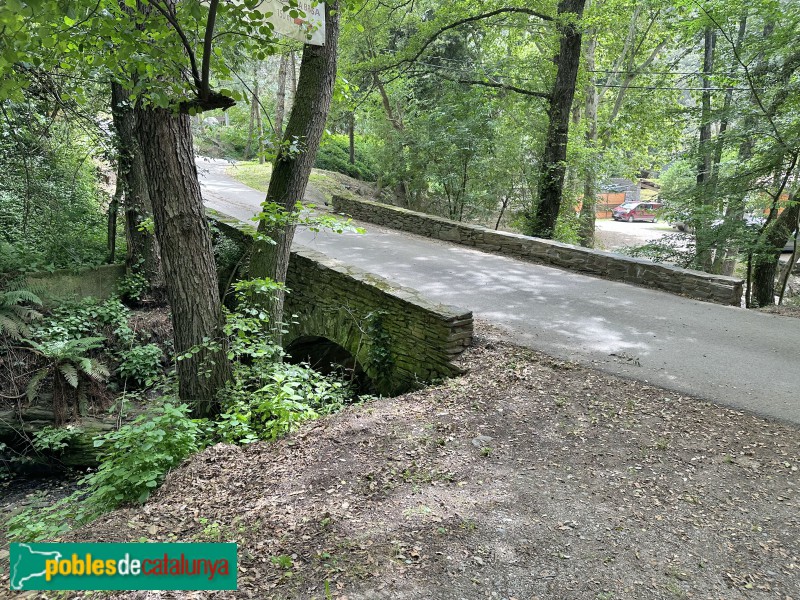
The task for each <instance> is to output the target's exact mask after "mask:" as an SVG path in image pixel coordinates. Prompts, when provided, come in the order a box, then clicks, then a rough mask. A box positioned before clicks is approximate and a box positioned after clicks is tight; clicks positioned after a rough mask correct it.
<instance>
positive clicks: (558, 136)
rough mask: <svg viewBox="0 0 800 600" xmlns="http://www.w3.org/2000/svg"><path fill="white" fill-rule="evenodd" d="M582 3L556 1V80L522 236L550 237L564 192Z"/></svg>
mask: <svg viewBox="0 0 800 600" xmlns="http://www.w3.org/2000/svg"><path fill="white" fill-rule="evenodd" d="M585 4H586V0H560V2H559V3H558V17H559V25H558V30H559V32H560V34H561V41H560V43H559V51H558V55H557V56H556V78H555V82H554V83H553V89H552V92H551V93H550V106H549V109H548V111H547V117H548V127H547V137H546V140H545V145H544V152H543V155H542V163H541V170H540V173H539V189H538V202H537V203H536V206H535V207H532V208H531V209H530V210H528V211H527V214H526V227H525V229H526V233H529V234H531V235H535V236H539V237H544V238H551V237H553V234H554V233H555V228H556V220H557V219H558V212H559V210H560V208H561V200H562V197H563V193H564V176H565V174H566V172H567V164H566V160H567V141H568V140H569V121H570V115H571V112H572V100H573V98H574V96H575V82H576V80H577V78H578V68H579V67H580V60H581V39H582V35H583V34H582V31H581V26H580V24H579V22H578V20H579V19H580V17H581V16H582V15H583V9H584V6H585Z"/></svg>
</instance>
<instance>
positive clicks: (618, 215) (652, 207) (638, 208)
mask: <svg viewBox="0 0 800 600" xmlns="http://www.w3.org/2000/svg"><path fill="white" fill-rule="evenodd" d="M662 206H663V205H662V204H661V203H660V202H626V203H625V204H620V205H619V206H618V207H616V208H615V209H614V210H613V211H612V213H611V215H612V216H613V217H614V220H615V221H627V222H628V223H633V222H634V221H650V222H651V223H655V222H656V221H657V220H658V216H657V215H656V212H657V211H658V209H660V208H661V207H662Z"/></svg>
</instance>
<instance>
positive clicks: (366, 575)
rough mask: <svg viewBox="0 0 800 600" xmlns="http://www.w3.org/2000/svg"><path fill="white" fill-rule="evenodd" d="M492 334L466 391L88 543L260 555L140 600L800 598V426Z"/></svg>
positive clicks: (257, 458)
mask: <svg viewBox="0 0 800 600" xmlns="http://www.w3.org/2000/svg"><path fill="white" fill-rule="evenodd" d="M480 331H482V332H483V333H482V336H481V337H480V339H479V340H478V343H477V346H476V347H475V348H473V349H471V350H469V351H468V352H467V353H466V354H465V355H464V357H463V359H462V366H463V367H464V368H465V369H466V370H467V373H466V374H465V375H464V376H463V377H460V378H458V379H455V380H451V381H448V382H445V383H444V384H442V385H440V386H438V387H434V388H431V389H428V390H423V391H420V392H416V393H413V394H408V395H405V396H402V397H399V398H394V399H389V400H380V401H375V402H373V403H370V404H368V405H365V406H360V407H353V408H351V409H349V410H346V411H345V412H343V413H340V414H338V415H336V416H334V417H331V418H325V419H322V420H320V421H317V422H315V423H312V424H309V425H308V426H307V427H305V428H304V429H303V430H302V431H299V432H297V433H295V434H294V435H292V436H291V437H289V438H288V439H284V440H282V441H280V442H278V443H276V444H273V445H267V444H257V445H253V446H250V447H246V448H236V447H230V446H222V445H220V446H216V447H214V448H211V449H209V450H207V451H206V452H204V453H202V454H200V455H198V456H196V457H195V458H194V459H193V460H191V461H190V462H188V463H187V464H185V465H184V466H183V467H181V468H180V469H178V470H176V471H175V472H173V473H172V474H170V476H169V477H168V480H167V482H166V484H165V485H164V487H163V488H162V489H161V490H160V491H159V492H158V493H157V494H156V495H155V497H154V498H153V499H152V500H151V501H150V502H149V503H148V504H147V505H146V506H144V507H142V508H139V509H130V510H124V511H117V512H115V513H112V514H110V515H108V516H106V517H105V518H103V519H101V520H100V521H99V522H96V523H94V524H92V525H91V526H90V527H87V528H86V529H85V530H84V531H79V532H76V533H74V534H72V535H70V536H69V537H70V539H74V540H94V541H104V542H110V541H123V540H132V541H138V540H139V539H140V538H147V539H150V540H154V541H155V540H175V541H197V540H203V541H217V540H222V541H225V540H227V541H236V542H238V543H239V544H240V546H239V557H240V565H241V570H240V573H239V586H240V589H239V591H238V592H237V593H235V594H234V593H230V592H229V593H227V594H225V593H217V594H211V593H200V594H194V595H193V594H189V593H185V594H181V593H146V594H145V593H138V594H136V593H130V594H128V595H127V596H126V597H129V598H168V597H181V598H192V597H197V598H199V597H203V598H205V597H240V598H324V597H325V587H326V583H327V586H328V588H329V590H330V595H331V597H334V598H340V599H344V598H348V599H350V600H355V599H374V598H387V599H389V598H391V599H396V598H414V599H418V598H436V599H443V600H444V599H451V598H476V599H477V598H487V597H491V598H506V599H511V598H517V599H520V600H521V599H523V598H524V599H531V598H540V599H545V598H552V599H563V598H570V599H592V600H597V599H601V598H604V599H610V598H616V599H650V598H652V599H664V598H689V597H696V598H725V599H737V598H783V599H785V598H790V597H793V598H798V597H800V556H799V555H798V545H797V540H798V539H799V538H800V511H798V496H797V491H798V485H800V479H799V474H798V465H800V431H798V428H797V427H792V426H784V425H778V424H775V423H772V422H770V421H767V420H764V419H761V418H756V417H753V416H750V415H747V414H742V413H738V412H735V411H732V410H728V409H725V408H720V407H718V406H715V405H711V404H708V403H705V402H702V401H699V400H696V399H692V398H687V397H681V396H678V395H676V394H675V393H672V392H667V391H664V390H661V389H658V388H654V387H650V386H647V385H644V384H642V383H639V382H633V381H629V380H623V379H620V378H616V377H613V376H610V375H605V374H602V373H599V372H597V371H592V370H589V369H585V368H583V367H579V366H576V365H575V364H571V363H567V362H562V361H559V360H555V359H552V358H550V357H547V356H544V355H541V354H537V353H535V352H533V351H530V350H528V349H523V348H518V347H514V346H510V345H507V344H505V343H503V342H500V341H497V340H496V339H492V338H493V335H494V334H492V333H491V331H490V330H489V329H488V328H487V327H486V326H481V328H480ZM279 563H283V564H282V565H280V564H279ZM0 585H7V583H5V582H3V581H0Z"/></svg>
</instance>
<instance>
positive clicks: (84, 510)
mask: <svg viewBox="0 0 800 600" xmlns="http://www.w3.org/2000/svg"><path fill="white" fill-rule="evenodd" d="M201 434H202V428H201V423H200V422H198V421H194V420H192V419H190V418H189V409H188V407H187V406H186V405H185V404H183V405H180V406H173V405H171V404H164V405H163V406H162V407H160V408H158V409H156V410H155V411H153V413H151V414H148V415H142V416H140V417H139V418H138V419H137V420H136V421H134V422H133V423H131V424H130V425H125V426H123V427H121V428H120V429H119V430H117V431H112V432H110V433H107V434H105V435H103V436H100V437H98V438H97V439H96V440H95V442H94V445H95V447H97V448H101V449H102V454H101V458H100V467H99V468H98V469H97V471H96V472H95V473H92V474H91V475H87V476H86V477H84V478H83V479H82V480H81V481H80V484H79V485H80V486H81V489H80V490H79V491H77V492H75V493H73V494H72V495H71V496H68V497H67V498H64V499H62V500H60V501H58V502H56V503H55V504H53V505H51V506H49V507H45V508H29V509H26V510H24V511H22V512H21V513H19V514H18V515H16V516H14V517H13V518H11V519H9V521H8V523H7V525H8V534H9V538H10V539H12V540H17V541H25V542H35V541H39V540H44V539H50V538H53V537H56V536H58V535H60V534H61V533H63V532H65V531H67V530H68V529H69V528H70V527H72V526H79V525H81V524H84V523H87V522H89V521H92V520H93V519H95V518H97V517H98V516H99V515H101V514H103V513H104V512H107V511H109V510H113V509H114V508H117V507H118V506H121V505H124V504H140V503H142V502H144V501H145V500H147V498H148V497H149V496H150V494H151V493H152V492H153V490H155V489H156V488H157V487H158V486H159V485H160V484H161V482H162V481H163V479H164V476H165V475H166V474H167V473H168V472H169V470H170V469H172V468H174V467H176V466H177V465H179V464H180V463H181V462H182V461H183V460H184V459H186V458H187V457H188V456H190V455H191V454H193V453H195V452H197V451H198V450H200V449H201V438H202V435H201ZM51 437H52V436H51Z"/></svg>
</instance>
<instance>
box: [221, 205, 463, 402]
mask: <svg viewBox="0 0 800 600" xmlns="http://www.w3.org/2000/svg"><path fill="white" fill-rule="evenodd" d="M210 220H211V223H212V226H213V229H214V238H215V248H216V253H217V258H218V262H219V271H220V285H221V286H223V287H225V288H227V286H228V282H229V281H231V280H232V279H233V276H234V275H235V273H236V271H237V270H239V269H240V268H241V266H242V263H243V260H242V257H243V256H246V253H247V250H248V248H249V244H250V240H251V238H250V236H249V235H248V234H247V233H246V232H245V231H244V228H245V227H246V226H245V225H242V224H241V223H239V222H238V221H233V220H230V219H227V218H225V217H222V216H220V215H216V214H212V215H211V216H210ZM286 286H287V287H288V288H289V290H290V292H289V294H287V297H286V309H285V313H286V314H287V315H296V317H295V318H293V319H292V321H291V323H290V324H289V331H288V333H287V334H285V335H284V339H283V341H284V347H285V348H286V349H287V351H288V352H289V353H290V354H292V353H293V351H297V352H302V353H303V357H305V352H306V351H307V349H309V348H311V347H316V349H317V350H318V351H319V350H323V352H322V353H321V355H320V356H319V358H324V356H334V355H336V354H338V355H342V354H343V353H341V352H338V353H337V352H336V350H339V351H341V350H342V349H343V350H344V351H346V352H345V353H344V354H346V355H349V356H350V357H351V358H352V359H353V360H354V363H355V364H356V368H357V369H359V370H363V372H365V373H366V375H367V376H368V377H369V379H370V380H371V381H372V382H373V384H374V387H375V388H376V390H377V391H378V392H380V393H382V394H386V395H395V394H399V393H403V392H406V391H409V390H412V389H416V388H418V387H420V385H421V384H423V383H427V382H430V381H434V380H436V379H441V378H444V377H449V376H451V375H455V374H457V373H458V372H459V369H458V368H457V367H456V366H455V365H454V364H453V359H454V358H455V357H456V356H458V355H459V354H460V353H461V352H462V351H463V350H464V349H465V348H466V347H467V346H469V344H470V342H471V340H472V313H471V312H470V311H466V310H462V309H459V308H456V307H453V306H447V305H443V304H438V303H435V302H431V301H429V300H428V299H426V298H424V297H423V296H422V295H421V294H420V293H419V292H417V291H416V290H413V289H411V288H407V287H402V286H398V285H395V284H392V283H390V282H389V281H388V280H386V279H384V278H382V277H379V276H377V275H373V274H371V273H367V272H366V271H363V270H361V269H358V268H356V267H352V266H347V265H344V264H342V263H340V262H339V261H337V260H334V259H331V258H329V257H327V256H326V255H324V254H322V253H320V252H316V251H314V250H311V249H309V248H297V246H295V250H293V251H292V257H291V260H290V262H289V272H288V274H287V281H286ZM326 349H327V350H328V351H329V352H327V353H326V352H324V350H326ZM330 351H332V352H330Z"/></svg>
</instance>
